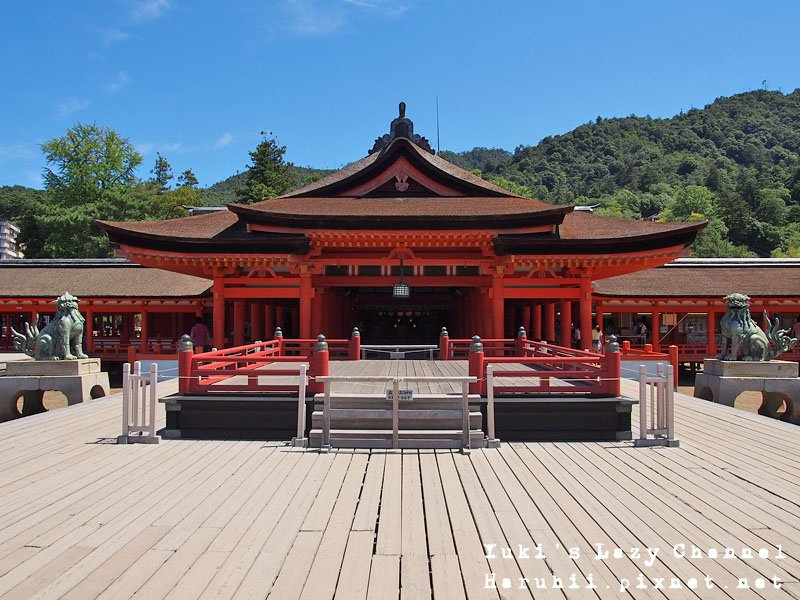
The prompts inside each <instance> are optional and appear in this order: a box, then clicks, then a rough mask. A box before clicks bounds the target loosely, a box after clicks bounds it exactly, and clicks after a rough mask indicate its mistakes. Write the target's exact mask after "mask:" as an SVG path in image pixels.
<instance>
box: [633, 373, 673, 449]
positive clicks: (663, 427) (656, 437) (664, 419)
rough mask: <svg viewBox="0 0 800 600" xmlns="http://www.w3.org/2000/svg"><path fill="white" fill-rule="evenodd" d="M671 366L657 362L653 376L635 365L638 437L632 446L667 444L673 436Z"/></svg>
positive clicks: (670, 442) (671, 440) (669, 444)
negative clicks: (636, 373)
mask: <svg viewBox="0 0 800 600" xmlns="http://www.w3.org/2000/svg"><path fill="white" fill-rule="evenodd" d="M673 381H674V375H673V372H672V365H662V364H659V365H657V368H656V374H655V375H650V376H648V375H647V367H646V366H645V365H639V439H637V440H634V442H633V445H634V446H669V447H670V448H677V447H678V445H679V442H678V440H676V439H675V401H674V399H675V396H674V394H675V390H674V386H673Z"/></svg>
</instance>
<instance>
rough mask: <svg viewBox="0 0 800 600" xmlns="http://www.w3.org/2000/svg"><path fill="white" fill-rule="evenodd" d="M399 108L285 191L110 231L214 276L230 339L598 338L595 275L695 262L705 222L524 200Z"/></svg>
mask: <svg viewBox="0 0 800 600" xmlns="http://www.w3.org/2000/svg"><path fill="white" fill-rule="evenodd" d="M404 113H405V106H404V105H403V104H401V108H400V115H399V116H398V117H397V118H396V119H394V120H393V121H392V122H391V127H390V132H389V133H388V134H387V135H384V136H382V137H380V138H378V139H377V140H376V142H375V145H374V146H373V148H372V150H370V152H369V154H368V155H367V156H366V157H365V158H363V159H361V160H359V161H357V162H354V163H352V164H350V165H348V166H346V167H345V168H343V169H341V170H339V171H337V172H335V173H333V174H331V175H329V176H327V177H325V178H323V179H321V180H319V181H316V182H314V183H311V184H309V185H306V186H304V187H301V188H299V189H297V190H294V191H292V192H289V193H287V194H285V195H283V196H280V197H277V198H267V199H264V200H263V201H261V202H258V203H255V204H249V205H245V204H229V205H228V206H227V210H222V211H218V212H212V213H209V214H204V215H201V216H194V217H186V218H182V219H173V220H168V221H148V222H110V221H103V222H101V223H100V225H101V227H102V228H103V229H104V230H105V231H106V232H107V233H108V235H109V237H110V239H111V241H112V244H113V245H114V247H115V248H116V250H117V252H118V254H119V255H121V256H124V257H126V258H128V259H130V260H131V261H133V262H135V263H139V264H140V265H144V266H147V267H154V268H156V269H160V270H165V271H173V272H175V273H180V274H183V275H190V276H194V277H198V278H202V279H205V280H208V281H209V283H210V285H211V293H212V310H211V314H212V319H211V322H210V323H209V325H210V326H211V330H212V335H213V343H214V345H215V346H216V347H219V348H222V347H226V346H231V345H241V344H242V343H244V342H245V340H246V338H250V339H271V338H272V331H273V329H274V327H275V326H276V325H281V326H282V327H283V328H284V331H285V332H287V334H289V335H292V336H296V337H299V338H310V337H312V336H315V335H316V334H317V333H319V332H324V333H325V334H326V335H328V336H330V337H346V336H347V335H349V332H350V331H351V330H352V328H353V326H358V327H359V328H360V329H361V331H362V335H363V336H364V337H365V338H366V339H369V340H370V341H371V342H374V343H388V342H391V343H431V341H432V342H434V343H435V341H436V339H437V337H438V332H439V328H440V327H442V326H446V327H447V328H448V330H449V332H450V335H452V336H455V337H470V336H472V335H473V334H476V333H477V334H479V335H481V336H482V337H484V338H504V337H514V334H515V332H516V330H517V328H518V327H519V326H520V324H523V323H524V324H525V325H527V326H528V327H529V332H530V334H529V335H531V337H532V338H534V339H543V340H549V341H556V340H561V341H562V343H564V341H565V340H570V339H571V337H573V335H574V334H573V333H572V329H573V328H578V329H579V331H580V337H581V339H583V340H590V339H591V328H592V326H593V323H594V320H595V319H597V318H598V317H600V321H601V322H602V316H601V315H600V314H598V313H597V311H596V310H595V308H593V282H596V281H599V280H605V279H608V278H612V277H619V276H623V275H626V274H631V273H635V272H637V271H643V270H646V269H651V268H653V267H658V266H660V265H664V264H665V263H669V262H671V261H673V260H674V259H676V258H678V257H680V256H682V255H685V254H686V248H687V246H688V245H689V244H691V243H692V241H693V240H694V239H695V236H696V235H697V233H698V232H699V231H700V230H702V228H703V227H704V225H705V224H704V223H697V222H693V223H659V222H651V221H625V220H621V219H614V218H609V217H601V216H597V215H594V214H592V213H591V212H588V211H584V210H577V209H576V207H573V206H564V205H552V204H546V203H543V202H539V201H536V200H532V199H529V198H522V197H519V196H516V195H514V194H513V193H511V192H509V191H508V190H505V189H503V188H501V187H498V186H496V185H493V184H491V183H489V182H487V181H485V180H483V179H481V178H480V177H478V176H476V175H474V174H472V173H469V172H467V171H465V170H463V169H460V168H458V167H456V166H455V165H453V164H452V163H450V162H448V161H446V160H444V159H442V158H440V157H439V156H437V155H436V154H435V153H434V151H433V150H432V149H431V147H430V144H429V143H428V141H427V140H426V139H425V138H423V137H421V136H420V135H418V134H415V133H414V126H413V123H412V122H411V120H410V119H408V118H407V117H406V116H405V114H404ZM134 293H135V290H134ZM198 312H199V311H198ZM557 314H558V315H559V317H560V318H559V319H558V321H557V319H556V315H557ZM567 345H568V344H567ZM586 345H587V346H588V342H587V343H586Z"/></svg>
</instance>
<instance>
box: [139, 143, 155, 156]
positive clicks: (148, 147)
mask: <svg viewBox="0 0 800 600" xmlns="http://www.w3.org/2000/svg"><path fill="white" fill-rule="evenodd" d="M155 146H156V145H155V144H154V143H153V142H142V143H141V144H135V146H134V147H135V148H136V151H137V152H138V153H139V154H141V155H142V156H147V155H148V154H150V152H152V151H153V148H155Z"/></svg>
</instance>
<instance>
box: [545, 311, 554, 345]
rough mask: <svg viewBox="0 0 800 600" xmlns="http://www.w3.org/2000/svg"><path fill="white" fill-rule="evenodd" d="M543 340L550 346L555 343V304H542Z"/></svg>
mask: <svg viewBox="0 0 800 600" xmlns="http://www.w3.org/2000/svg"><path fill="white" fill-rule="evenodd" d="M544 339H546V340H547V341H548V342H550V343H551V344H552V343H553V342H555V341H556V303H555V302H545V304H544Z"/></svg>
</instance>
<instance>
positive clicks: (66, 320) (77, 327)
mask: <svg viewBox="0 0 800 600" xmlns="http://www.w3.org/2000/svg"><path fill="white" fill-rule="evenodd" d="M78 302H79V300H78V299H77V298H76V297H75V296H73V295H72V294H70V293H69V292H65V293H64V295H62V296H60V297H59V298H57V299H56V301H55V304H56V314H55V315H53V318H52V319H50V322H49V323H48V324H47V325H45V327H44V328H43V329H42V330H41V331H39V327H38V326H37V325H36V324H37V323H38V322H39V315H38V314H37V315H36V316H35V317H34V319H33V324H30V323H25V333H19V332H18V331H14V329H12V330H11V332H12V333H13V335H14V348H15V349H16V350H17V351H19V352H24V353H25V354H27V355H28V356H32V357H33V358H35V359H36V360H77V359H79V358H89V357H88V356H86V354H84V352H83V349H82V344H83V325H84V322H85V319H84V318H83V315H81V313H80V312H79V311H78Z"/></svg>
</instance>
